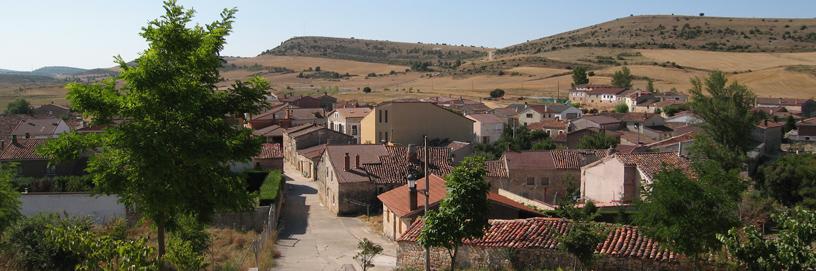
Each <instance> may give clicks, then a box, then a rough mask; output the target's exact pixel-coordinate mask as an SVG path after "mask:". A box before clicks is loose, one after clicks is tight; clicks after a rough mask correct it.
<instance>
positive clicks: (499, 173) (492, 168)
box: [485, 160, 509, 178]
mask: <svg viewBox="0 0 816 271" xmlns="http://www.w3.org/2000/svg"><path fill="white" fill-rule="evenodd" d="M485 167H486V168H487V176H488V177H500V178H507V177H509V175H507V168H506V167H504V161H502V160H492V161H486V162H485Z"/></svg>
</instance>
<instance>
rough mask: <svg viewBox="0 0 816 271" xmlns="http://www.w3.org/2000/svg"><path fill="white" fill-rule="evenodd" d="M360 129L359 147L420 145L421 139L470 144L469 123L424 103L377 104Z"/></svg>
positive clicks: (463, 118) (470, 123) (470, 127)
mask: <svg viewBox="0 0 816 271" xmlns="http://www.w3.org/2000/svg"><path fill="white" fill-rule="evenodd" d="M360 126H361V131H362V133H361V134H360V136H361V138H360V143H362V144H377V143H382V142H385V143H393V144H401V145H407V144H422V137H423V136H424V135H427V136H428V140H446V139H447V140H450V141H464V142H472V141H473V121H472V120H470V119H468V118H466V117H465V116H462V115H460V114H458V113H455V112H452V111H449V110H447V109H445V108H442V107H440V106H438V105H436V104H433V103H428V102H419V101H390V102H384V103H381V104H379V105H377V106H376V107H375V108H374V109H373V110H371V113H369V114H368V115H366V116H365V118H363V120H362V121H361V122H360Z"/></svg>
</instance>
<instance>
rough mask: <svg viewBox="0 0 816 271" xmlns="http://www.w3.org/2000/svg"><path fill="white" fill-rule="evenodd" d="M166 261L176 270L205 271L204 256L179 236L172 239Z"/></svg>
mask: <svg viewBox="0 0 816 271" xmlns="http://www.w3.org/2000/svg"><path fill="white" fill-rule="evenodd" d="M164 257H165V260H167V262H169V263H170V264H172V265H173V267H175V268H176V270H204V268H206V267H207V264H206V263H205V262H204V255H203V254H201V253H200V252H196V251H195V248H194V247H193V243H192V242H190V241H187V240H184V239H182V238H179V237H177V236H172V237H170V241H169V242H168V247H167V254H166V255H165V256H164Z"/></svg>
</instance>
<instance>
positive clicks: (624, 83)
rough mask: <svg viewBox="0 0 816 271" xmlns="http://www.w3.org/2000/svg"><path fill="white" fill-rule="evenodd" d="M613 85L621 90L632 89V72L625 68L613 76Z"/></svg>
mask: <svg viewBox="0 0 816 271" xmlns="http://www.w3.org/2000/svg"><path fill="white" fill-rule="evenodd" d="M612 85H613V86H615V87H619V88H632V71H630V70H629V68H628V67H626V66H624V67H623V68H621V69H620V70H619V71H616V72H615V73H614V74H612Z"/></svg>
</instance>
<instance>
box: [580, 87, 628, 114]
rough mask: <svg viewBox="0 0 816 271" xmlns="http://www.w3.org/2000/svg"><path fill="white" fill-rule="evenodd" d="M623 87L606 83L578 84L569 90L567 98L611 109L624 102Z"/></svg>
mask: <svg viewBox="0 0 816 271" xmlns="http://www.w3.org/2000/svg"><path fill="white" fill-rule="evenodd" d="M625 92H626V89H625V88H619V87H613V86H608V85H594V84H586V85H578V86H575V87H574V88H573V89H571V90H570V93H569V100H570V102H573V103H579V104H582V105H587V106H589V107H593V108H597V109H599V110H603V109H611V108H613V107H615V105H617V104H619V103H623V102H624V98H625V96H626V95H625Z"/></svg>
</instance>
